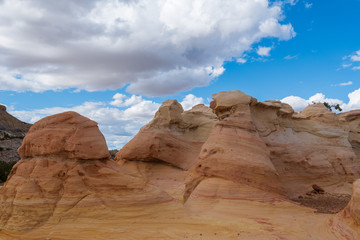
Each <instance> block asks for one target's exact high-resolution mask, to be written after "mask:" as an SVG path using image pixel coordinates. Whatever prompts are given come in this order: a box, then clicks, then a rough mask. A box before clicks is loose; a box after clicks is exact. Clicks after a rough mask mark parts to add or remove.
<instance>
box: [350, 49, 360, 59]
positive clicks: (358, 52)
mask: <svg viewBox="0 0 360 240" xmlns="http://www.w3.org/2000/svg"><path fill="white" fill-rule="evenodd" d="M350 59H351V61H353V62H360V50H359V51H356V53H355V54H353V55H351V56H350Z"/></svg>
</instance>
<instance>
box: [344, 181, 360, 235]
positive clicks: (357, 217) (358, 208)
mask: <svg viewBox="0 0 360 240" xmlns="http://www.w3.org/2000/svg"><path fill="white" fill-rule="evenodd" d="M339 215H340V216H343V217H345V218H346V219H350V221H352V222H353V223H354V224H355V225H358V226H359V228H360V179H358V180H357V181H355V182H354V184H353V191H352V197H351V200H350V202H349V204H348V205H347V207H346V208H345V209H344V211H343V212H341V213H340V214H339Z"/></svg>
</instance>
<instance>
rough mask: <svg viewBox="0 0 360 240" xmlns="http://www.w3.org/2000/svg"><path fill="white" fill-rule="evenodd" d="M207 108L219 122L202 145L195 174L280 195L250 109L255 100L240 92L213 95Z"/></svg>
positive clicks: (280, 188) (273, 170)
mask: <svg viewBox="0 0 360 240" xmlns="http://www.w3.org/2000/svg"><path fill="white" fill-rule="evenodd" d="M213 98H214V101H213V102H212V103H211V107H212V108H213V110H214V112H216V113H217V115H218V117H219V118H220V119H222V120H220V121H219V122H217V123H216V125H215V127H214V128H213V129H212V132H211V134H210V136H209V138H208V139H207V141H206V142H205V144H204V145H203V146H202V149H201V153H200V155H199V160H198V162H197V167H196V171H197V172H198V173H201V174H202V175H205V176H217V177H222V178H225V179H229V180H232V181H235V182H246V183H248V184H249V185H252V186H256V187H259V188H262V189H269V190H271V191H275V192H278V193H284V192H283V189H282V186H281V183H280V181H279V178H278V176H277V172H276V169H275V167H274V165H273V164H272V162H271V160H270V151H269V150H268V149H267V147H266V145H265V143H264V142H263V141H262V139H261V138H260V136H259V135H258V133H257V131H256V126H255V124H254V122H253V120H252V116H251V108H250V105H251V104H252V103H256V99H254V98H252V97H250V96H248V95H246V94H244V93H242V92H240V91H231V92H221V93H219V94H214V96H213Z"/></svg>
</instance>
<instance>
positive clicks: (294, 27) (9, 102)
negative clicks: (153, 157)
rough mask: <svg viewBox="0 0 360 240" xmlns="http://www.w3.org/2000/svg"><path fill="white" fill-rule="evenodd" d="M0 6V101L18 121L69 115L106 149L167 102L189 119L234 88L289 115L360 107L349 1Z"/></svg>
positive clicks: (359, 35)
mask: <svg viewBox="0 0 360 240" xmlns="http://www.w3.org/2000/svg"><path fill="white" fill-rule="evenodd" d="M0 6H1V7H0V103H1V104H5V105H6V106H7V107H8V111H9V112H10V113H12V114H14V115H15V116H17V117H19V118H20V119H22V120H24V121H27V122H34V121H37V120H39V119H40V118H42V117H45V116H47V115H51V114H54V113H57V112H61V111H67V110H75V111H78V112H80V113H81V114H83V115H86V116H88V117H90V118H92V119H94V120H95V121H97V122H98V123H99V126H100V129H101V130H102V131H103V133H104V135H105V137H106V139H107V141H108V144H109V147H110V148H120V147H121V146H122V145H123V144H125V143H126V142H127V141H128V140H129V139H131V137H132V136H133V135H134V134H136V132H137V131H138V129H139V127H141V126H142V125H144V124H146V123H147V122H148V121H149V120H150V119H151V118H152V116H153V114H154V112H155V111H156V109H157V108H158V107H159V104H161V102H162V101H164V100H166V99H170V98H172V99H177V100H178V101H179V102H182V103H183V105H184V108H185V109H187V108H189V107H191V106H192V105H193V104H197V103H205V104H208V103H209V101H210V100H211V95H212V94H213V93H216V92H218V91H226V90H241V91H243V92H245V93H247V94H249V95H252V96H253V97H255V98H257V99H258V100H261V101H263V100H270V99H277V100H283V101H284V102H287V103H289V104H291V105H292V106H293V107H294V109H295V110H297V111H300V110H301V109H302V108H304V107H306V105H307V104H309V103H311V102H312V101H329V102H333V103H339V104H340V105H342V106H343V108H344V110H346V111H348V110H352V109H357V108H360V90H359V89H360V79H359V77H360V67H359V66H360V44H359V42H360V41H359V39H360V25H359V24H358V23H359V22H360V15H359V14H358V11H359V9H360V1H359V0H346V1H336V0H334V1H320V0H308V1H303V0H299V1H294V0H286V1H271V2H268V1H266V0H258V1H255V0H229V1H228V2H227V3H226V4H225V3H224V2H222V1H216V0H213V1H210V0H196V1H190V0H184V1H181V2H179V1H175V0H159V1H156V4H154V2H151V1H149V0H139V1H126V3H125V2H124V1H121V0H106V1H101V2H98V1H96V0H91V1H75V0H74V1H68V2H67V4H64V3H59V2H56V1H47V2H44V1H38V0H29V1H27V2H22V1H18V0H11V1H10V0H2V1H0ZM140 6H141V7H142V8H141V9H143V12H139V11H140V10H139V9H140V8H139V7H140ZM14 13H16V14H14ZM1 72H2V73H1ZM357 90H359V91H357ZM349 94H350V95H349ZM349 96H350V98H351V99H350V100H349Z"/></svg>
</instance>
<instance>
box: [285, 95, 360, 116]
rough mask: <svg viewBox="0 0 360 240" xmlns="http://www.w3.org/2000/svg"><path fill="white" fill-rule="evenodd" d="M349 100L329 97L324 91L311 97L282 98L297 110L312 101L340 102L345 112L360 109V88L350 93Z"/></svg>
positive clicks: (300, 109)
mask: <svg viewBox="0 0 360 240" xmlns="http://www.w3.org/2000/svg"><path fill="white" fill-rule="evenodd" d="M348 98H349V102H348V103H346V102H343V101H342V100H340V99H336V98H327V97H326V96H325V95H324V94H323V93H316V94H315V95H313V96H311V97H310V98H309V99H304V98H301V97H298V96H288V97H285V98H284V99H282V100H281V101H282V102H284V103H287V104H289V105H291V106H292V107H293V109H294V110H295V111H296V112H300V111H302V110H303V109H304V108H305V107H307V106H308V105H310V104H312V103H317V102H321V103H323V102H327V103H329V104H330V105H333V104H335V105H336V104H339V106H340V107H341V108H342V110H343V112H347V111H351V110H355V109H360V89H357V90H355V91H353V92H351V93H349V94H348Z"/></svg>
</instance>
